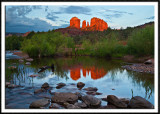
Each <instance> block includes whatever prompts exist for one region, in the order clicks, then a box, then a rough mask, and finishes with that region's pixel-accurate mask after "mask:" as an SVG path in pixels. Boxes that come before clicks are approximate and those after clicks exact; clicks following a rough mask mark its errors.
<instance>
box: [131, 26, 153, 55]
mask: <svg viewBox="0 0 160 114" xmlns="http://www.w3.org/2000/svg"><path fill="white" fill-rule="evenodd" d="M128 53H129V54H134V55H137V56H141V55H154V25H149V26H146V27H145V28H142V29H137V30H134V31H133V33H132V34H131V36H129V38H128Z"/></svg>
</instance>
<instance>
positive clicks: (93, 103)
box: [82, 95, 101, 108]
mask: <svg viewBox="0 0 160 114" xmlns="http://www.w3.org/2000/svg"><path fill="white" fill-rule="evenodd" d="M82 101H83V102H84V103H85V104H86V105H87V107H89V108H98V107H100V105H101V100H99V99H98V98H96V97H93V96H90V95H85V96H82Z"/></svg>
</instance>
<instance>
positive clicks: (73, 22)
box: [70, 17, 80, 29]
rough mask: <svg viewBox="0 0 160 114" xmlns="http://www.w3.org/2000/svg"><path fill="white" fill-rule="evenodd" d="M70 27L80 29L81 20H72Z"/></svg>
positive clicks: (75, 18) (74, 18)
mask: <svg viewBox="0 0 160 114" xmlns="http://www.w3.org/2000/svg"><path fill="white" fill-rule="evenodd" d="M70 27H75V28H78V29H80V19H78V18H77V17H73V18H72V19H71V20H70Z"/></svg>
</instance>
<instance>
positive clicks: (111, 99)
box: [107, 95, 127, 108]
mask: <svg viewBox="0 0 160 114" xmlns="http://www.w3.org/2000/svg"><path fill="white" fill-rule="evenodd" d="M107 101H108V102H109V103H111V104H113V105H115V106H116V107H118V108H127V104H125V103H124V102H122V101H121V100H120V99H118V98H117V97H116V96H114V95H108V96H107Z"/></svg>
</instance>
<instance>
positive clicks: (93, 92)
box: [86, 91, 102, 95]
mask: <svg viewBox="0 0 160 114" xmlns="http://www.w3.org/2000/svg"><path fill="white" fill-rule="evenodd" d="M86 93H87V94H88V95H102V93H99V92H96V91H87V92H86Z"/></svg>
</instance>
